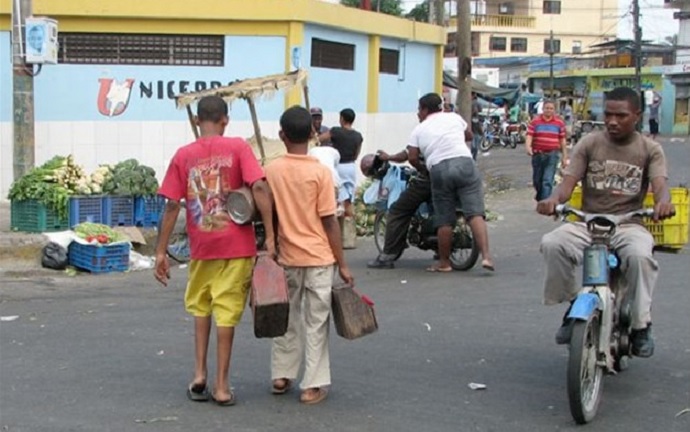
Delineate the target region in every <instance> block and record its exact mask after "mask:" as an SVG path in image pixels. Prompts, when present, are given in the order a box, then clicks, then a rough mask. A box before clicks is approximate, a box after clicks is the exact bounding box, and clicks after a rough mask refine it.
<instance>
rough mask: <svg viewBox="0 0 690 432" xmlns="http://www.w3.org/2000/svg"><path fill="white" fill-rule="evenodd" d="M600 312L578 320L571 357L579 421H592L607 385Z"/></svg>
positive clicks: (571, 396)
mask: <svg viewBox="0 0 690 432" xmlns="http://www.w3.org/2000/svg"><path fill="white" fill-rule="evenodd" d="M599 320H600V317H599V314H598V313H594V314H592V316H590V317H589V319H588V320H587V321H579V320H578V321H575V322H574V323H573V330H572V331H573V333H572V337H571V339H570V354H569V358H568V379H567V384H568V385H567V387H568V400H569V402H570V413H571V414H572V416H573V419H575V422H576V423H578V424H585V423H588V422H590V421H591V420H592V419H593V418H594V416H595V415H596V413H597V409H598V408H599V402H600V401H601V393H602V389H603V386H604V369H603V368H602V367H601V366H598V365H597V351H598V347H599V337H600V331H599V330H600V327H599V325H600V324H599Z"/></svg>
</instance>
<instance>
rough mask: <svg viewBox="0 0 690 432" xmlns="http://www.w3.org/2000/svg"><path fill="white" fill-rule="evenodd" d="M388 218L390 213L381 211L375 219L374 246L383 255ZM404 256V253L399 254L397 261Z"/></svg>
mask: <svg viewBox="0 0 690 432" xmlns="http://www.w3.org/2000/svg"><path fill="white" fill-rule="evenodd" d="M386 216H388V213H386V212H384V211H379V212H376V217H375V218H374V244H375V245H376V249H377V250H378V251H379V253H380V254H382V253H383V245H384V243H385V241H386ZM406 234H407V233H406ZM402 254H403V253H402V252H400V253H398V255H397V256H396V257H395V259H396V260H397V259H398V258H400V256H402Z"/></svg>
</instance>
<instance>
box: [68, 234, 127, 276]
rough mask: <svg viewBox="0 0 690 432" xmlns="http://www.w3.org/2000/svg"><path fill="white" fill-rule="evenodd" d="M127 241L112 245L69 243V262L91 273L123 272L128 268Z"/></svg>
mask: <svg viewBox="0 0 690 432" xmlns="http://www.w3.org/2000/svg"><path fill="white" fill-rule="evenodd" d="M129 248H130V245H129V243H124V244H114V245H105V246H98V245H85V244H81V243H77V242H72V243H70V245H69V251H68V252H69V264H70V265H72V266H74V267H77V268H80V269H82V270H87V271H89V272H91V273H111V272H124V271H127V270H129Z"/></svg>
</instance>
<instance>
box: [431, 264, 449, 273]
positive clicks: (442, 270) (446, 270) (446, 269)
mask: <svg viewBox="0 0 690 432" xmlns="http://www.w3.org/2000/svg"><path fill="white" fill-rule="evenodd" d="M426 271H428V272H431V273H450V272H452V271H453V267H438V266H431V267H427V269H426Z"/></svg>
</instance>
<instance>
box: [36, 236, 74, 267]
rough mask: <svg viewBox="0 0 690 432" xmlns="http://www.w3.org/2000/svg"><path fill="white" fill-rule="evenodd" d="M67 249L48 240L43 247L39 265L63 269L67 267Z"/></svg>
mask: <svg viewBox="0 0 690 432" xmlns="http://www.w3.org/2000/svg"><path fill="white" fill-rule="evenodd" d="M68 264H69V260H68V259H67V249H65V248H64V247H62V246H60V245H59V244H57V243H53V242H50V243H48V244H47V245H45V246H44V247H43V255H42V256H41V265H42V266H43V267H45V268H49V269H54V270H64V269H66V268H67V265H68Z"/></svg>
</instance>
